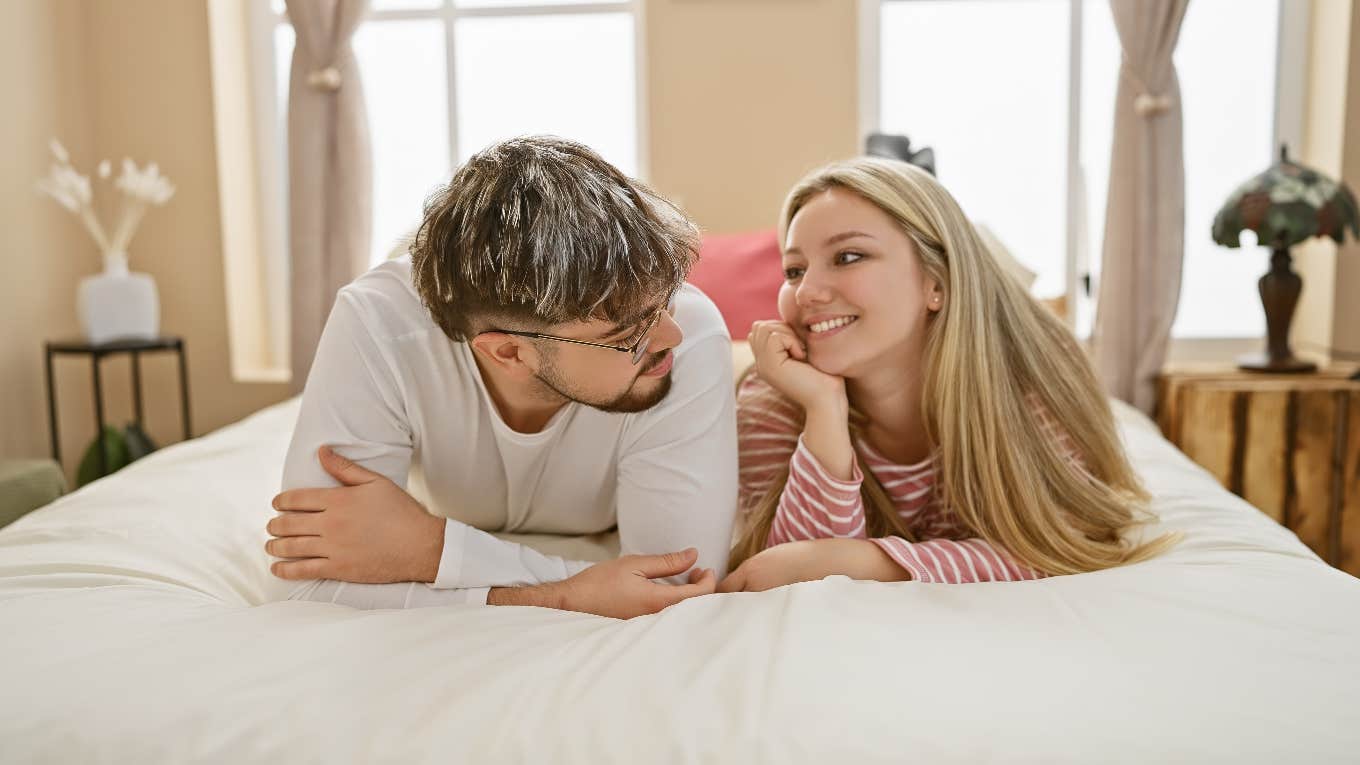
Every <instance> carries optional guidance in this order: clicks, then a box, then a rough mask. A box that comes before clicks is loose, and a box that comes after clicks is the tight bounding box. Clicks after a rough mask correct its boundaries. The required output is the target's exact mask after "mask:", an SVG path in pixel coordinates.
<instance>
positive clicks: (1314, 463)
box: [1157, 364, 1360, 576]
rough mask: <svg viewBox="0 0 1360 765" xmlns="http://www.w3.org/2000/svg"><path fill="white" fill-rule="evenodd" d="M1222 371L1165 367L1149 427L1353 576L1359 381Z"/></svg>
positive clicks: (1359, 492)
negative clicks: (1154, 416) (1152, 425)
mask: <svg viewBox="0 0 1360 765" xmlns="http://www.w3.org/2000/svg"><path fill="white" fill-rule="evenodd" d="M1354 372H1355V369H1354V368H1353V367H1343V366H1336V367H1331V368H1327V369H1324V370H1322V371H1320V372H1316V373H1313V374H1296V375H1271V374H1257V373H1252V372H1243V371H1240V370H1238V369H1236V368H1235V367H1232V366H1230V365H1207V364H1202V365H1176V366H1172V367H1168V368H1167V369H1166V370H1164V371H1163V373H1162V377H1161V380H1160V385H1159V393H1158V399H1157V401H1158V411H1157V423H1158V424H1159V425H1160V426H1161V428H1162V433H1163V434H1165V435H1166V437H1167V439H1169V440H1170V441H1171V442H1172V443H1174V444H1176V446H1178V447H1180V449H1181V451H1183V452H1185V453H1186V454H1187V455H1189V457H1190V458H1191V459H1193V460H1194V461H1195V462H1198V463H1199V464H1200V465H1202V466H1204V468H1205V469H1207V470H1208V471H1209V472H1210V473H1212V474H1213V475H1214V476H1215V477H1217V478H1218V480H1219V481H1220V482H1222V484H1223V485H1224V486H1225V487H1227V488H1228V489H1229V490H1230V491H1232V492H1233V493H1235V494H1237V495H1238V496H1241V497H1242V498H1244V499H1246V500H1247V501H1248V502H1250V503H1251V504H1253V505H1255V506H1257V507H1259V508H1261V510H1263V511H1264V512H1265V513H1266V514H1267V515H1269V516H1270V517H1271V518H1274V519H1275V520H1276V521H1278V522H1280V523H1282V524H1284V525H1285V526H1286V527H1288V528H1289V529H1290V530H1292V531H1293V532H1294V533H1295V534H1297V535H1298V536H1299V539H1301V540H1302V541H1303V543H1304V544H1306V545H1308V546H1309V547H1310V548H1312V549H1313V551H1314V552H1316V553H1317V554H1318V555H1319V556H1321V557H1322V559H1323V560H1325V561H1327V562H1328V563H1330V564H1332V565H1333V566H1336V567H1337V568H1340V569H1342V570H1343V571H1346V572H1348V573H1350V574H1354V575H1357V576H1360V381H1357V380H1350V379H1348V378H1349V376H1350V375H1352V374H1354Z"/></svg>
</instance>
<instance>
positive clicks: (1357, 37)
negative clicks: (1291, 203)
mask: <svg viewBox="0 0 1360 765" xmlns="http://www.w3.org/2000/svg"><path fill="white" fill-rule="evenodd" d="M1347 4H1348V5H1350V3H1347ZM1349 28H1350V45H1349V47H1348V50H1347V55H1346V58H1345V69H1346V72H1347V76H1346V111H1345V113H1344V116H1343V122H1342V124H1343V125H1344V126H1345V127H1344V128H1343V133H1342V137H1341V143H1342V146H1343V147H1344V148H1343V149H1342V156H1341V178H1342V179H1343V180H1344V181H1345V182H1346V184H1347V185H1348V186H1350V187H1351V190H1352V191H1355V192H1357V193H1360V12H1356V9H1355V8H1354V6H1352V7H1351V16H1350V24H1349ZM1332 289H1333V298H1332V306H1333V307H1332V348H1334V349H1336V350H1337V351H1339V352H1340V353H1342V354H1344V355H1345V356H1346V357H1347V358H1349V359H1352V360H1355V359H1360V242H1356V240H1354V239H1348V240H1347V242H1346V244H1345V245H1343V246H1342V247H1341V248H1340V251H1339V252H1338V253H1337V260H1336V279H1335V281H1334V282H1333V285H1332Z"/></svg>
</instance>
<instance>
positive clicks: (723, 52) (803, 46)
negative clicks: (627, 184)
mask: <svg viewBox="0 0 1360 765" xmlns="http://www.w3.org/2000/svg"><path fill="white" fill-rule="evenodd" d="M646 13H647V17H646V29H647V40H646V46H647V48H646V50H647V58H648V60H647V95H648V98H649V100H650V104H649V112H650V117H649V120H648V121H649V125H648V142H649V144H650V154H651V181H652V183H653V184H654V185H655V186H656V187H657V188H658V190H660V191H661V192H662V193H664V194H667V195H669V196H671V197H672V198H674V199H675V200H676V201H677V202H679V203H680V204H681V205H683V206H684V207H685V208H686V209H688V210H689V211H690V213H691V214H692V215H694V216H695V218H696V219H697V220H698V221H699V224H700V225H701V226H703V227H704V228H705V229H706V230H709V231H713V232H730V231H741V230H748V229H753V228H764V227H772V226H774V225H775V221H776V219H777V218H778V214H779V205H780V203H781V202H783V200H784V194H785V193H786V192H787V191H788V190H789V188H790V187H791V186H793V184H794V182H796V181H797V180H798V179H799V178H800V177H801V176H802V175H803V174H804V173H805V172H807V171H808V170H811V169H812V168H813V167H815V166H817V165H819V164H821V163H824V162H827V161H830V160H833V159H839V158H842V157H846V156H849V155H851V154H854V153H855V151H856V147H857V144H858V137H857V136H858V127H857V120H858V113H859V112H858V105H857V104H858V94H857V89H858V75H857V66H858V63H857V57H858V50H859V49H858V45H857V42H856V40H857V15H856V3H855V2H853V0H741V2H729V1H728V0H648V2H647V11H646Z"/></svg>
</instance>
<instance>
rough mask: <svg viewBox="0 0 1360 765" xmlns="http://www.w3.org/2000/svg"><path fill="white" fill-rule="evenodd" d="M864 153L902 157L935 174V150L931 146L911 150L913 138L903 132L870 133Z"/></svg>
mask: <svg viewBox="0 0 1360 765" xmlns="http://www.w3.org/2000/svg"><path fill="white" fill-rule="evenodd" d="M864 153H865V154H868V155H869V156H871V157H887V158H888V159H900V160H902V161H903V162H907V163H909V164H913V165H916V166H917V167H919V168H921V169H922V170H925V171H926V172H927V173H930V174H931V175H935V150H934V149H931V148H929V147H927V148H924V149H919V150H917V151H912V150H911V139H910V138H907V137H906V136H904V135H901V134H891V133H870V134H869V137H868V138H867V139H865V141H864Z"/></svg>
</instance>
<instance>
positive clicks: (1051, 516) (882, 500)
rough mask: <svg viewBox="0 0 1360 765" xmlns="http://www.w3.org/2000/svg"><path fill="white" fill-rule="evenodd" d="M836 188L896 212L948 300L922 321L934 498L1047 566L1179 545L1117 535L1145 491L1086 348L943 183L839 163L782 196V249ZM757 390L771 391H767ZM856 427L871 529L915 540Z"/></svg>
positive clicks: (740, 552) (907, 170) (772, 494)
mask: <svg viewBox="0 0 1360 765" xmlns="http://www.w3.org/2000/svg"><path fill="white" fill-rule="evenodd" d="M833 188H837V189H844V190H847V191H851V192H853V193H855V194H858V195H859V196H860V197H862V198H864V199H866V200H868V201H869V202H872V203H873V204H875V205H877V206H878V207H879V209H881V210H883V212H885V213H887V214H888V215H889V216H891V217H892V218H893V219H894V220H895V221H897V223H898V225H900V226H901V227H902V230H903V231H905V232H906V234H907V236H908V237H909V238H910V239H911V241H912V242H913V243H914V244H915V246H916V251H917V253H918V255H919V257H920V259H921V265H922V267H923V270H924V272H925V274H926V275H927V276H928V277H929V278H931V279H932V280H934V281H935V282H936V283H937V284H939V285H940V287H941V290H942V292H943V294H944V301H943V307H942V308H941V309H940V311H939V312H938V313H937V314H936V315H935V316H934V317H933V318H932V319H930V320H929V321H928V322H927V325H926V327H927V328H926V334H927V337H926V342H925V351H924V357H923V366H924V370H923V371H924V380H923V385H922V400H921V408H922V413H923V419H924V421H925V430H926V436H927V438H928V439H929V441H930V443H931V445H932V447H933V454H934V458H935V465H936V501H940V502H943V503H945V504H946V505H947V506H948V507H949V508H950V511H951V512H952V513H954V514H955V515H957V517H958V519H959V520H960V521H961V522H962V524H963V525H964V526H965V527H966V528H967V529H968V531H969V532H970V533H971V534H972V535H975V536H977V537H980V538H982V539H984V540H987V541H988V542H991V543H993V544H995V545H997V546H999V547H1001V548H1003V549H1005V550H1006V551H1008V552H1009V553H1011V554H1012V555H1013V556H1015V557H1016V558H1018V559H1019V560H1020V561H1021V562H1023V563H1025V564H1028V565H1029V566H1030V567H1032V568H1035V569H1038V570H1039V571H1042V572H1044V573H1047V574H1075V573H1079V572H1084V571H1095V570H1098V569H1104V568H1110V567H1112V566H1118V565H1121V564H1124V563H1132V562H1136V561H1140V560H1145V559H1147V558H1150V557H1152V556H1154V555H1156V554H1158V553H1160V552H1162V551H1163V550H1165V549H1166V548H1167V547H1169V546H1170V545H1172V544H1174V542H1175V541H1176V540H1175V538H1174V537H1172V536H1169V535H1163V536H1161V537H1158V538H1156V539H1153V540H1151V541H1148V542H1144V543H1136V542H1132V541H1130V540H1129V539H1127V538H1126V537H1125V533H1126V532H1128V531H1129V530H1131V529H1132V527H1134V526H1136V525H1138V524H1139V523H1141V522H1144V521H1146V520H1148V518H1149V516H1148V514H1147V512H1146V504H1147V501H1148V494H1147V492H1146V491H1145V490H1144V489H1143V487H1142V484H1141V483H1140V482H1139V480H1138V476H1137V475H1136V474H1135V473H1134V471H1133V468H1132V467H1131V466H1130V465H1129V461H1128V458H1127V457H1126V456H1125V454H1124V450H1123V447H1122V445H1121V443H1120V440H1119V435H1118V432H1117V431H1116V429H1115V425H1114V417H1113V415H1112V414H1111V411H1110V406H1109V402H1108V401H1107V400H1106V398H1105V395H1104V393H1103V392H1102V391H1101V387H1100V385H1099V383H1098V382H1097V381H1096V377H1095V374H1094V373H1093V372H1092V370H1091V366H1090V364H1089V363H1088V361H1087V358H1086V355H1085V353H1084V352H1083V350H1082V348H1081V346H1080V345H1078V344H1077V341H1076V338H1074V337H1073V336H1072V333H1071V332H1069V331H1068V329H1067V327H1066V326H1065V325H1064V324H1063V323H1062V322H1061V321H1060V320H1059V319H1058V318H1057V317H1056V316H1054V315H1053V314H1052V313H1051V312H1049V311H1048V310H1047V309H1045V308H1044V307H1043V306H1041V305H1040V304H1039V303H1038V302H1036V301H1035V300H1034V299H1033V298H1032V297H1030V295H1029V294H1028V292H1026V290H1025V289H1024V288H1023V287H1022V286H1021V285H1020V284H1019V282H1017V281H1016V280H1015V279H1014V278H1013V277H1012V276H1010V275H1009V274H1007V273H1006V272H1005V271H1004V270H1003V269H1002V267H1001V265H1000V264H999V263H998V261H997V260H996V259H995V258H994V257H993V256H992V254H991V253H990V251H989V250H988V249H987V247H986V246H985V245H984V244H983V242H982V240H981V239H980V238H979V236H978V234H977V232H976V231H975V230H974V228H973V226H972V224H971V223H969V222H968V219H967V218H966V217H965V216H964V214H963V211H962V210H961V209H960V208H959V206H958V203H957V202H955V201H954V198H953V197H952V196H950V194H949V192H947V191H945V189H944V187H943V186H941V185H940V184H939V182H937V181H936V180H935V179H934V178H932V177H931V176H930V175H929V174H928V173H926V172H924V171H922V170H920V169H918V168H916V167H913V166H911V165H908V164H907V163H905V162H898V161H894V160H888V159H880V158H870V157H863V158H856V159H851V160H846V161H842V162H835V163H833V164H831V165H828V166H826V167H823V168H821V169H820V170H816V171H814V172H813V173H811V174H810V175H808V176H807V177H806V178H804V179H803V180H802V181H800V182H799V183H798V185H797V186H795V187H794V188H793V190H792V191H790V192H789V195H788V198H787V199H786V200H785V201H784V209H783V212H782V213H781V215H780V221H779V240H780V243H781V246H783V242H784V241H785V236H786V234H787V232H788V227H789V223H790V222H791V221H792V220H793V217H794V216H795V215H797V214H798V211H799V210H801V209H802V208H803V206H804V205H805V204H806V203H807V202H808V201H809V200H810V199H811V198H812V197H814V196H816V195H817V194H820V193H822V192H824V191H828V190H830V189H833ZM764 395H771V396H777V395H778V394H777V393H775V392H773V389H770V392H769V393H768V394H764ZM750 403H752V404H756V405H759V403H760V402H750ZM850 403H851V405H852V407H853V404H854V401H851V402H850ZM1038 407H1042V410H1043V411H1044V412H1045V413H1046V414H1047V416H1048V417H1049V418H1050V419H1051V420H1052V421H1053V423H1054V424H1056V425H1057V427H1058V428H1060V429H1061V431H1062V432H1064V433H1065V434H1066V435H1067V436H1068V437H1069V439H1070V443H1071V445H1072V447H1074V448H1075V449H1076V451H1077V454H1078V456H1079V458H1080V460H1081V462H1082V464H1083V466H1084V468H1085V473H1084V474H1083V472H1082V471H1079V470H1076V469H1074V468H1073V467H1072V466H1071V464H1070V463H1069V462H1068V461H1067V458H1066V456H1065V455H1064V453H1063V451H1062V447H1061V445H1060V444H1059V443H1058V442H1057V441H1056V440H1055V439H1054V437H1053V434H1052V432H1051V431H1048V430H1046V429H1045V428H1044V426H1043V424H1042V422H1041V418H1040V417H1039V415H1038V411H1036V410H1037V408H1038ZM863 424H864V423H863V422H862V420H861V419H860V418H858V417H857V416H852V417H851V422H850V428H851V431H852V434H853V435H854V436H855V438H854V441H855V443H856V452H857V454H856V458H857V460H858V462H859V465H860V471H861V472H862V473H863V474H864V477H865V480H864V483H863V485H862V488H861V493H862V494H863V498H864V506H865V512H866V515H867V518H866V528H867V531H868V534H869V535H870V536H881V535H885V534H896V535H899V536H903V537H905V538H907V539H909V540H910V539H912V535H911V533H910V530H909V529H908V528H906V526H905V524H904V523H903V521H902V519H901V518H900V517H899V516H898V514H897V511H896V509H895V508H894V507H893V502H892V499H891V498H890V497H889V495H888V493H887V492H886V491H885V490H884V488H883V486H882V485H881V484H880V483H879V482H878V481H877V479H875V478H874V476H873V473H872V472H871V471H870V470H869V469H868V466H867V464H865V460H864V456H863V454H861V453H859V450H860V447H859V445H858V444H859V443H861V442H862V433H861V429H862V426H863ZM787 481H788V473H787V469H786V470H785V471H784V473H783V475H782V477H781V478H779V479H778V480H776V481H775V483H774V485H773V486H771V487H770V488H769V490H768V491H767V492H766V494H765V495H763V496H762V497H761V498H760V500H759V501H758V503H757V504H756V506H755V508H754V509H753V510H752V511H751V513H750V514H749V516H748V518H747V526H746V528H745V531H744V533H743V535H742V537H741V539H740V540H739V541H738V543H737V545H736V547H735V548H734V549H733V551H732V562H731V566H732V568H735V567H736V566H737V565H740V563H741V562H742V561H743V560H745V559H746V558H748V557H750V556H752V555H754V554H755V553H757V552H759V551H760V550H761V549H762V548H763V547H764V545H765V540H766V539H767V538H768V536H769V533H770V526H771V524H772V523H773V522H774V516H775V510H776V509H777V507H778V505H779V497H780V495H781V494H782V493H783V490H784V485H785V484H786V483H787Z"/></svg>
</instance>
